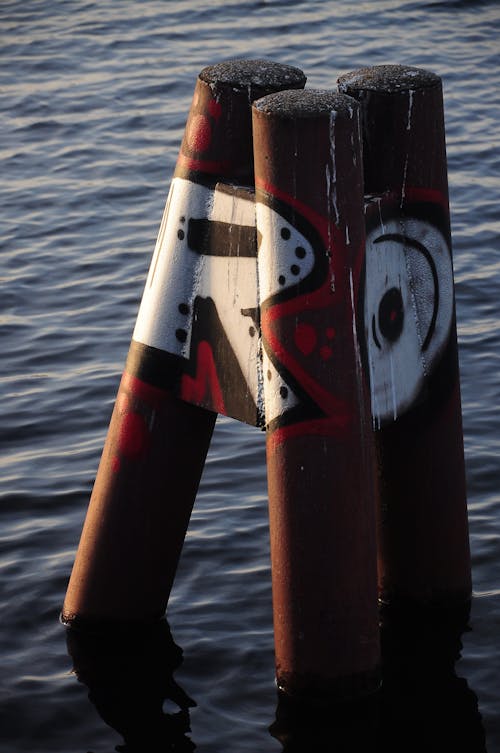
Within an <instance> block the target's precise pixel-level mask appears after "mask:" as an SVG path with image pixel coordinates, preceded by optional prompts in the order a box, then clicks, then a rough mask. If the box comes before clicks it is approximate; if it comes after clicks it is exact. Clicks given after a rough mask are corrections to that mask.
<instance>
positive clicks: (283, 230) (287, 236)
mask: <svg viewBox="0 0 500 753" xmlns="http://www.w3.org/2000/svg"><path fill="white" fill-rule="evenodd" d="M291 235H292V234H291V232H290V230H289V228H287V227H282V228H281V237H282V238H283V240H284V241H288V240H290V236H291Z"/></svg>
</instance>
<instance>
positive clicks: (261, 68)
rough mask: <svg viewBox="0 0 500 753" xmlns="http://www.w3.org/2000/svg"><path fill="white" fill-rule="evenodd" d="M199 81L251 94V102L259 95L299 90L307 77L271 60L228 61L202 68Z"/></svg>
mask: <svg viewBox="0 0 500 753" xmlns="http://www.w3.org/2000/svg"><path fill="white" fill-rule="evenodd" d="M199 78H200V79H201V81H203V82H204V83H206V84H208V85H209V86H210V87H211V88H212V89H217V88H221V87H223V88H225V87H231V88H232V89H233V90H236V91H238V90H245V91H247V90H251V92H252V98H255V97H258V96H259V92H261V93H267V92H272V91H279V90H281V89H302V88H303V87H304V86H305V83H306V76H305V75H304V73H303V72H302V71H301V70H300V69H299V68H295V67H294V66H292V65H284V64H282V63H276V62H273V61H272V60H260V59H257V60H228V61H225V62H222V63H216V64H215V65H209V66H207V67H206V68H203V70H202V71H201V73H200V74H199Z"/></svg>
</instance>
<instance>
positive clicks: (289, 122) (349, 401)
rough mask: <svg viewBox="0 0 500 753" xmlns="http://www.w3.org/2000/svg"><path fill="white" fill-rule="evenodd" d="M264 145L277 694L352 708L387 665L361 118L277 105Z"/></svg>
mask: <svg viewBox="0 0 500 753" xmlns="http://www.w3.org/2000/svg"><path fill="white" fill-rule="evenodd" d="M253 132H254V160H255V176H256V178H255V181H256V207H257V209H256V211H257V231H258V238H259V290H260V307H261V330H262V341H263V346H264V358H263V380H264V403H265V415H266V431H267V470H268V486H269V510H270V535H271V559H272V581H273V611H274V631H275V650H276V675H277V683H278V687H279V688H280V689H281V690H282V691H284V692H285V693H287V694H290V695H294V696H302V695H305V696H315V695H320V696H323V695H325V694H326V695H330V696H333V697H340V698H348V697H353V696H357V695H360V694H363V693H366V692H368V691H371V690H373V689H374V688H376V687H377V685H378V664H379V631H378V610H377V589H376V549H375V520H374V515H375V501H374V489H373V470H374V456H373V433H372V430H371V424H370V416H369V403H368V399H367V392H366V390H365V378H364V375H363V372H362V369H361V362H360V357H359V351H358V341H357V327H358V294H359V286H360V275H361V269H362V264H363V256H364V240H365V234H364V219H363V182H362V160H361V148H360V127H359V107H358V105H357V103H356V102H355V101H354V100H353V99H351V98H350V97H346V96H344V95H340V94H337V93H332V92H325V91H318V90H305V91H304V92H293V91H292V92H284V93H279V94H275V95H271V96H268V97H264V98H263V99H260V100H258V101H257V102H255V103H254V106H253Z"/></svg>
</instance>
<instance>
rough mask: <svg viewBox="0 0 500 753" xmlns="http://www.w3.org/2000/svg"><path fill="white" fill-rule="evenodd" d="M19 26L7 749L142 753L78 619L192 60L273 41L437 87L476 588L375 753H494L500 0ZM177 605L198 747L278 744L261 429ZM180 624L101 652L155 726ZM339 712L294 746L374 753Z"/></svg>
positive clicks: (196, 526)
mask: <svg viewBox="0 0 500 753" xmlns="http://www.w3.org/2000/svg"><path fill="white" fill-rule="evenodd" d="M0 33H1V45H0V55H1V70H0V107H1V118H0V134H1V141H0V166H1V167H0V169H1V172H0V175H1V180H0V194H1V207H2V210H1V211H2V226H1V235H0V238H1V247H2V251H1V254H2V255H1V267H0V275H1V277H0V279H1V298H0V306H1V309H0V317H1V318H0V323H1V329H0V333H1V335H0V336H1V342H2V354H3V355H2V361H1V364H2V366H1V371H0V380H1V381H0V384H1V393H0V396H1V424H0V447H1V455H0V464H1V469H2V474H1V486H0V494H1V507H0V516H1V527H0V570H1V579H0V604H1V623H0V657H1V669H0V751H1V752H2V753H4V751H5V753H22V752H24V751H26V752H27V751H30V752H31V753H49V752H50V753H56V752H57V753H63V752H64V753H69V752H70V751H75V752H77V751H78V752H79V753H85V752H86V751H93V753H108V752H109V751H112V750H114V748H115V746H116V745H120V744H123V741H122V738H121V736H120V734H119V733H118V732H117V731H115V730H114V729H112V727H111V726H108V725H107V724H106V723H105V721H104V720H103V718H101V717H102V715H104V717H105V718H107V720H108V721H109V722H110V723H113V721H115V722H116V719H115V713H116V710H113V709H112V710H111V711H110V710H109V708H108V710H107V711H106V709H104V711H103V703H102V694H101V695H99V693H97V696H96V695H95V693H94V695H93V700H94V703H95V705H97V706H99V707H100V711H101V715H100V714H99V713H98V712H97V710H96V708H95V705H93V704H92V703H91V702H90V701H89V700H88V699H87V692H88V690H87V688H86V687H85V686H84V685H83V684H81V683H78V682H77V680H76V678H75V676H74V675H73V674H71V667H72V662H71V659H70V658H69V656H68V653H67V649H66V643H65V631H64V629H63V628H62V627H61V625H60V624H59V622H58V617H59V611H60V608H61V605H62V601H63V598H64V593H65V589H66V584H67V579H68V576H69V573H70V570H71V566H72V563H73V558H74V554H75V549H76V546H77V543H78V539H79V535H80V530H81V525H82V522H83V518H84V515H85V511H86V507H87V503H88V499H89V495H90V491H91V486H92V483H93V479H94V476H95V472H96V469H97V464H98V460H99V457H100V454H101V449H102V444H103V441H104V436H105V433H106V430H107V426H108V421H109V417H110V413H111V408H112V404H113V401H114V397H115V394H116V390H117V386H118V380H119V376H120V374H121V371H122V369H123V365H124V361H125V357H126V353H127V350H128V345H129V342H130V337H131V333H132V330H133V325H134V322H135V318H136V315H137V310H138V305H139V301H140V297H141V294H142V288H143V284H144V280H145V276H146V273H147V269H148V266H149V261H150V258H151V254H152V250H153V248H154V243H155V238H156V233H157V230H158V226H159V222H160V219H161V215H162V210H163V205H164V202H165V199H166V195H167V190H168V186H169V181H170V178H171V175H172V172H173V168H174V164H175V160H176V157H177V153H178V148H179V144H180V140H181V136H182V132H183V128H184V123H185V118H186V115H187V112H188V108H189V105H190V100H191V96H192V91H193V87H194V82H195V79H196V76H197V74H198V73H199V71H200V70H201V68H203V67H204V66H206V65H208V64H211V63H214V62H218V61H220V60H223V59H227V58H231V57H269V58H272V59H274V60H277V61H279V62H284V63H290V64H293V65H298V66H299V67H301V68H302V69H303V70H304V71H305V72H306V74H307V76H308V85H310V86H317V87H333V86H334V82H335V80H336V78H337V76H338V75H339V74H341V73H344V72H346V71H349V70H352V69H354V68H358V67H360V66H365V65H372V64H380V63H404V64H408V65H415V66H419V67H424V68H429V69H430V70H433V71H435V72H436V73H438V74H439V75H440V76H441V77H442V78H443V82H444V91H445V108H446V118H447V144H448V161H449V181H450V200H451V209H452V228H453V240H454V263H455V275H456V296H457V315H458V337H459V347H460V358H461V380H462V397H463V418H464V433H465V451H466V465H467V481H468V504H469V518H470V532H471V546H472V557H473V579H474V599H473V606H472V616H471V620H470V628H471V629H470V631H468V632H466V633H465V634H464V635H463V636H462V644H463V646H462V649H461V658H459V659H458V661H457V662H456V664H455V667H454V670H453V663H454V660H455V658H456V657H453V658H452V659H451V660H449V657H448V656H447V654H446V651H449V650H450V649H449V646H448V647H447V648H446V649H443V650H442V651H441V650H439V651H436V655H435V656H433V660H434V661H429V660H427V661H426V660H425V657H426V656H427V659H428V658H429V657H428V655H426V646H427V643H426V641H425V636H424V637H422V635H420V636H418V637H416V638H415V645H417V643H418V645H420V646H421V650H420V653H419V652H418V651H417V652H416V653H414V655H413V656H412V659H411V661H410V662H409V664H407V665H406V670H405V672H406V674H405V676H404V678H403V680H402V679H401V676H399V677H398V678H397V679H398V682H399V685H398V682H396V679H395V678H396V676H397V675H398V671H395V672H394V676H393V679H394V682H395V684H396V686H397V687H399V688H401V687H403V686H404V687H405V688H406V691H405V692H402V693H401V692H398V693H396V694H395V695H394V696H392V697H391V696H390V695H389V696H387V697H386V700H385V711H384V713H385V717H384V718H385V719H386V723H385V730H384V732H383V734H382V740H383V741H382V743H379V746H381V747H379V749H386V750H390V749H396V745H397V746H398V747H397V749H398V750H410V749H413V748H412V747H411V746H412V744H413V743H415V741H418V740H421V737H419V735H421V734H424V733H425V730H426V729H427V728H428V727H429V725H430V723H431V721H432V720H434V721H436V723H437V725H438V727H439V728H440V731H439V734H440V735H441V740H444V742H443V743H442V745H441V746H440V748H439V749H440V750H443V751H445V750H464V751H470V753H475V751H478V750H484V745H483V747H481V738H482V736H483V735H485V736H486V749H487V750H488V753H498V752H499V751H500V681H499V679H498V678H499V676H500V536H499V524H500V462H499V455H500V411H499V406H500V316H499V314H498V300H499V297H500V295H499V294H500V261H499V257H498V253H499V237H500V233H499V231H500V219H499V218H500V210H499V206H500V177H499V174H500V136H499V130H498V122H499V120H500V94H499V91H500V90H499V87H498V73H499V70H500V51H499V50H500V47H499V45H498V40H499V38H500V6H499V4H498V3H497V2H496V0H490V2H488V1H486V0H485V1H483V2H480V1H478V0H476V1H473V0H468V1H467V0H450V1H448V2H447V1H446V0H443V1H442V2H404V1H402V2H397V1H390V0H369V1H368V2H359V3H355V4H354V3H353V4H351V3H348V2H345V1H344V0H338V1H336V2H320V1H315V0H312V1H311V0H308V2H293V0H288V1H287V0H267V1H266V0H261V1H260V2H258V1H257V0H255V2H250V1H248V2H223V0H210V2H206V3H201V2H197V1H196V0H182V2H169V1H166V2H160V1H159V0H157V1H156V2H153V1H152V0H146V1H145V2H137V3H132V2H126V1H125V0H115V1H114V2H111V1H110V0H104V1H103V2H95V3H94V2H84V1H83V0H59V1H58V2H50V3H48V2H45V0H26V1H25V2H16V1H15V2H9V1H8V0H2V1H1V2H0ZM168 618H169V623H170V627H171V629H172V632H173V635H174V638H175V641H176V642H177V643H178V644H179V645H180V646H182V648H183V650H184V661H183V663H182V665H181V666H180V667H179V668H178V669H177V671H176V674H175V677H176V680H177V682H178V683H179V684H180V685H181V686H182V688H183V689H184V690H185V691H186V692H187V693H188V694H189V696H191V697H192V698H194V699H195V701H196V703H197V706H196V708H194V709H192V710H191V713H190V726H191V732H190V733H188V734H187V737H186V738H184V739H185V741H186V740H192V742H193V743H194V744H196V749H197V750H200V751H207V752H208V751H210V752H213V753H215V752H222V751H232V752H233V753H236V752H237V753H241V752H242V751H252V752H253V753H266V752H267V751H279V750H281V749H282V743H280V742H279V741H278V739H277V737H281V739H282V740H284V739H285V738H286V736H287V733H286V731H287V730H288V731H289V730H290V725H291V722H290V718H289V717H287V715H286V714H285V711H286V710H283V709H280V710H279V713H278V721H277V723H275V717H276V690H275V685H274V663H273V662H274V654H273V634H272V609H271V586H270V567H269V550H268V527H267V495H266V477H265V460H264V439H263V435H262V433H260V432H259V431H257V430H255V429H252V428H250V427H247V426H244V425H242V424H238V423H236V422H234V421H231V420H229V419H225V418H221V419H219V421H218V424H217V427H216V432H215V436H214V439H213V443H212V446H211V451H210V455H209V458H208V461H207V465H206V468H205V473H204V477H203V480H202V485H201V488H200V492H199V495H198V498H197V502H196V505H195V510H194V513H193V517H192V521H191V526H190V529H189V533H188V537H187V540H186V543H185V547H184V550H183V555H182V560H181V563H180V567H179V572H178V577H177V580H176V584H175V587H174V591H173V594H172V598H171V602H170V606H169V614H168ZM164 638H165V636H163V637H161V636H160V638H159V639H158V640H159V644H158V646H159V647H160V648H158V652H157V650H156V644H155V643H154V642H151V643H149V650H150V655H148V656H139V657H135V658H134V657H130V656H128V657H125V658H124V659H123V660H121V659H118V660H116V663H115V664H114V665H113V664H111V667H108V669H109V675H110V676H112V677H115V678H118V681H119V683H121V690H122V701H123V707H124V708H125V716H126V717H127V718H128V720H129V723H130V720H133V721H135V723H136V726H138V727H139V729H140V728H141V727H143V728H144V727H145V724H144V718H145V717H146V716H147V714H148V713H149V712H148V711H147V710H144V708H142V707H143V706H146V705H147V703H146V700H147V699H146V696H147V692H149V691H148V690H147V688H148V687H150V686H151V683H152V684H153V685H154V681H153V680H151V677H149V678H148V677H147V676H146V675H147V672H149V671H150V670H151V671H152V672H153V674H154V672H156V671H157V670H160V676H161V677H163V676H164V675H163V674H162V672H161V668H162V667H163V664H162V661H164V663H165V662H166V664H168V663H169V661H170V659H169V657H168V656H167V657H165V656H164V657H163V660H162V659H161V650H163V649H161V646H164V645H165V641H164ZM162 641H163V643H162ZM438 643H439V642H438ZM433 645H435V642H434V643H433ZM455 648H456V649H457V650H460V646H459V644H458V642H457V645H456V646H455ZM174 658H175V657H174ZM110 661H111V660H110ZM174 664H175V661H174ZM444 665H446V666H445V669H443V671H442V672H440V671H438V672H436V671H435V670H436V666H438V667H442V666H444ZM395 666H396V667H398V666H399V665H398V664H397V662H396V663H395ZM103 671H104V670H103ZM144 672H146V675H144ZM454 672H455V673H456V676H455V674H454ZM141 673H143V674H141ZM127 678H128V679H127ZM130 678H132V679H130ZM100 682H101V689H102V685H103V683H104V684H105V681H104V680H102V678H101V680H100ZM127 683H128V684H127ZM148 683H149V685H148ZM389 684H390V683H389V682H388V685H389ZM137 688H141V689H142V690H143V691H144V692H143V693H139V694H138V695H137ZM134 694H135V695H134ZM104 695H106V694H104ZM145 699H146V700H145ZM141 704H142V705H141ZM476 704H477V705H478V709H479V714H480V718H478V716H477V714H476ZM104 705H106V702H104ZM151 705H154V700H152V701H151ZM157 716H158V714H157ZM155 718H156V717H155ZM292 720H293V721H297V719H296V717H294V716H293V714H292ZM329 720H330V721H329V723H328V724H326V726H325V719H324V718H323V717H322V715H321V714H317V715H315V716H314V717H313V718H312V719H303V721H304V729H303V730H302V732H300V731H298V732H296V733H294V734H295V737H294V736H293V735H292V737H291V741H289V743H288V744H287V745H288V747H287V748H286V750H290V751H291V750H297V751H298V750H300V751H309V750H318V751H319V750H325V751H326V750H332V751H333V750H335V751H337V750H358V748H356V747H355V743H356V741H358V742H359V740H358V738H359V735H360V730H365V732H366V735H367V739H366V740H364V741H363V742H362V745H363V748H362V749H363V750H366V751H368V753H369V751H370V750H375V747H374V745H375V744H374V742H373V741H374V739H375V737H374V736H371V732H370V729H371V728H370V721H369V715H368V716H366V715H363V712H362V711H360V712H359V715H358V716H354V717H353V718H352V719H351V718H350V717H348V716H344V717H343V718H342V719H339V720H337V721H335V720H333V719H331V718H330V717H329ZM180 723H181V726H182V719H181V720H180ZM273 723H275V724H274V727H273V731H274V736H273V735H271V734H270V732H269V729H268V728H269V727H270V725H273ZM115 726H116V724H115ZM118 726H119V723H118ZM322 726H323V729H322V730H321V728H322ZM292 727H293V725H292ZM335 730H337V731H338V730H343V732H342V731H339V732H338V734H337V732H336V731H335ZM422 730H424V732H422ZM344 733H345V734H344ZM144 734H146V733H145V732H144ZM425 734H427V733H425ZM343 736H344V737H343ZM139 737H140V735H139ZM181 737H182V735H181ZM288 737H290V734H288ZM341 738H342V739H341ZM429 739H432V735H431V737H430V738H429ZM351 743H352V746H353V747H350V745H351ZM415 744H416V743H415ZM343 745H345V747H342V746H343ZM391 745H394V748H391ZM136 749H137V750H142V749H144V750H163V749H164V750H170V749H171V748H169V747H166V746H164V747H163V748H157V747H154V746H150V745H149V744H147V743H144V747H141V746H139V747H138V748H134V750H136ZM172 749H173V748H172ZM190 749H192V746H190V744H189V742H185V745H184V747H182V746H181V747H178V748H176V750H190ZM416 749H419V750H422V751H423V750H431V745H430V743H429V744H428V745H427V744H425V743H419V744H418V745H417V748H416ZM130 750H132V748H130Z"/></svg>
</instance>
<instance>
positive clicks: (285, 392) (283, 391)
mask: <svg viewBox="0 0 500 753" xmlns="http://www.w3.org/2000/svg"><path fill="white" fill-rule="evenodd" d="M280 395H281V397H282V398H283V399H285V398H287V397H288V389H287V388H286V387H280Z"/></svg>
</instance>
